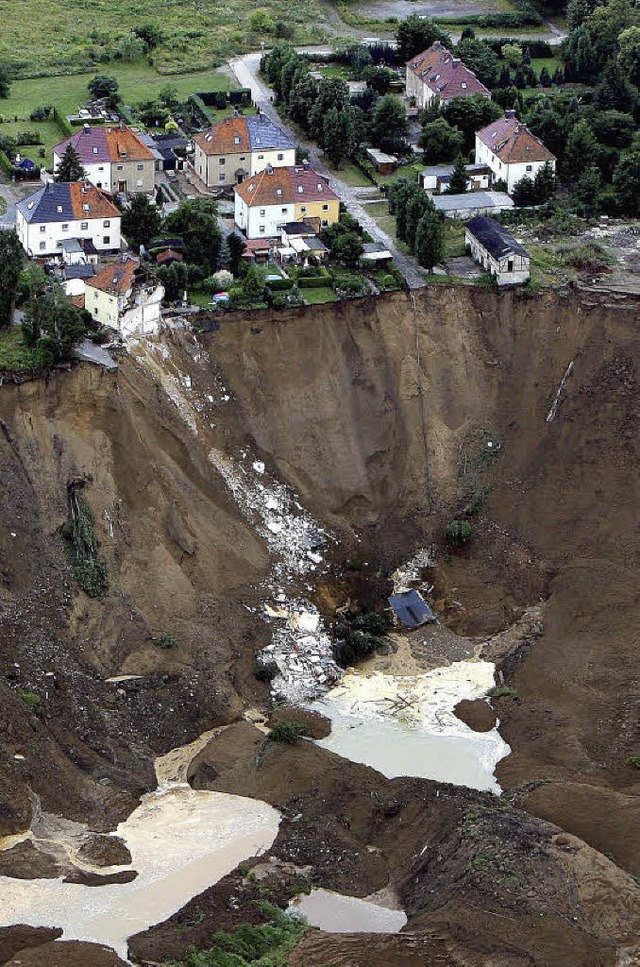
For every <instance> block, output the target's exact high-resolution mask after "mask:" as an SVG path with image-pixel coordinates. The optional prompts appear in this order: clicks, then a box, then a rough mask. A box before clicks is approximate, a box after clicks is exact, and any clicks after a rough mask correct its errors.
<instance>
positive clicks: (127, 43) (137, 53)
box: [116, 33, 147, 63]
mask: <svg viewBox="0 0 640 967" xmlns="http://www.w3.org/2000/svg"><path fill="white" fill-rule="evenodd" d="M146 53H147V45H146V44H145V42H144V40H142V39H141V38H140V37H137V36H136V35H135V34H134V33H131V34H126V35H125V36H124V37H121V38H120V40H119V41H118V45H117V47H116V57H117V58H119V59H120V60H124V61H127V62H128V63H131V62H133V61H136V60H140V58H141V57H144V56H145V54H146Z"/></svg>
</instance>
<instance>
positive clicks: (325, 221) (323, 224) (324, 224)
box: [322, 218, 329, 228]
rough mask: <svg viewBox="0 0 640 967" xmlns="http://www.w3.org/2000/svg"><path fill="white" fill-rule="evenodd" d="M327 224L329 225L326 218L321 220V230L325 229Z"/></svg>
mask: <svg viewBox="0 0 640 967" xmlns="http://www.w3.org/2000/svg"><path fill="white" fill-rule="evenodd" d="M328 224H329V222H328V221H327V219H326V218H323V219H322V227H323V228H326V227H327V225H328Z"/></svg>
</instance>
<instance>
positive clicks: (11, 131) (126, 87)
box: [0, 61, 232, 164]
mask: <svg viewBox="0 0 640 967" xmlns="http://www.w3.org/2000/svg"><path fill="white" fill-rule="evenodd" d="M109 73H110V74H112V75H113V76H114V77H116V78H117V80H118V82H119V84H120V94H121V96H122V100H123V101H124V103H125V104H137V103H139V102H140V101H147V100H153V99H154V98H156V97H157V96H158V94H159V93H160V91H161V90H162V89H163V88H164V87H167V86H170V87H173V88H175V89H176V90H177V92H178V96H179V97H182V98H184V97H187V96H188V95H189V94H193V93H194V92H195V93H200V92H202V91H227V90H230V88H231V87H232V84H231V79H230V78H229V77H228V75H227V74H225V73H223V72H222V71H219V70H208V71H198V72H196V73H193V74H181V75H175V76H172V77H166V76H163V75H162V74H159V73H158V72H157V70H155V68H153V67H150V66H149V65H148V64H147V63H146V62H143V61H141V62H139V63H137V64H123V65H121V66H118V67H114V68H113V70H111V65H109ZM94 76H95V74H94V73H91V74H74V75H72V76H68V77H50V78H43V77H36V78H32V79H30V80H18V81H14V83H13V84H12V86H11V96H10V97H8V98H7V99H6V100H4V101H0V112H1V114H2V117H3V118H4V119H6V120H5V123H3V124H2V127H1V130H2V132H3V133H4V134H7V135H9V136H10V137H15V136H16V134H18V132H20V131H26V130H30V131H31V130H33V131H37V132H38V134H39V135H40V137H41V138H42V141H43V143H44V148H45V151H46V155H47V163H48V164H50V163H51V150H52V148H53V147H54V146H55V145H56V144H58V143H59V142H60V141H62V140H63V137H64V136H63V135H62V133H61V131H60V129H59V128H58V126H57V124H56V123H55V122H54V121H51V120H48V121H29V115H30V114H31V112H32V111H33V109H34V108H36V107H40V106H42V105H45V104H52V105H55V106H56V107H57V108H58V110H59V111H60V113H61V114H70V113H71V112H72V111H75V110H77V108H78V107H80V106H82V105H83V104H84V103H85V102H86V100H87V98H88V96H89V92H88V90H87V84H88V83H89V81H90V80H91V79H92V78H93V77H94ZM224 113H225V112H222V111H220V112H216V114H220V116H221V117H222V115H223V114H224ZM16 116H17V117H18V118H19V120H18V121H15V120H14V119H15V117H16ZM22 154H23V155H25V154H26V155H27V156H28V157H30V158H31V159H32V160H33V161H38V160H39V158H38V148H37V146H34V147H31V146H29V147H25V148H24V149H23V150H22Z"/></svg>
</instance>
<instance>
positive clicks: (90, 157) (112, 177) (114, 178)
mask: <svg viewBox="0 0 640 967" xmlns="http://www.w3.org/2000/svg"><path fill="white" fill-rule="evenodd" d="M69 144H71V145H73V147H74V148H75V150H76V152H77V154H78V157H79V158H80V163H81V164H82V167H83V168H84V170H85V177H86V179H87V181H90V182H91V183H92V184H93V185H95V186H96V188H102V189H103V190H104V191H108V192H110V193H111V194H116V192H119V193H121V194H136V193H138V192H147V193H150V192H152V191H153V190H154V187H155V165H156V158H155V154H154V153H153V151H152V150H151V149H150V148H149V147H148V146H147V145H146V144H145V143H144V142H143V141H142V139H141V138H140V137H138V135H137V134H136V133H135V132H134V131H132V130H131V128H128V127H127V126H126V125H125V124H123V123H122V122H121V123H120V124H117V125H111V126H107V127H91V125H89V124H85V125H84V126H83V127H82V128H81V129H80V130H79V131H78V132H77V133H76V134H74V135H72V137H70V138H67V140H66V141H63V142H62V143H61V144H58V145H56V147H55V148H54V149H53V173H54V175H55V173H56V171H57V169H58V165H59V164H60V160H61V158H62V155H63V154H64V152H65V148H66V147H67V145H69Z"/></svg>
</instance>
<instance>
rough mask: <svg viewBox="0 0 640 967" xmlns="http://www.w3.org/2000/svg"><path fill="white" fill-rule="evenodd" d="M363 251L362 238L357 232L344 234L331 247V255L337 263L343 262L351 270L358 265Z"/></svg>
mask: <svg viewBox="0 0 640 967" xmlns="http://www.w3.org/2000/svg"><path fill="white" fill-rule="evenodd" d="M363 251H364V247H363V244H362V238H361V237H360V235H358V233H357V232H343V233H342V234H341V235H338V236H337V238H336V239H335V241H334V243H333V245H332V246H331V255H332V256H333V258H334V259H335V260H336V262H342V264H343V265H348V266H349V267H351V268H355V266H356V265H357V264H358V262H359V261H360V256H361V255H362V253H363Z"/></svg>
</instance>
